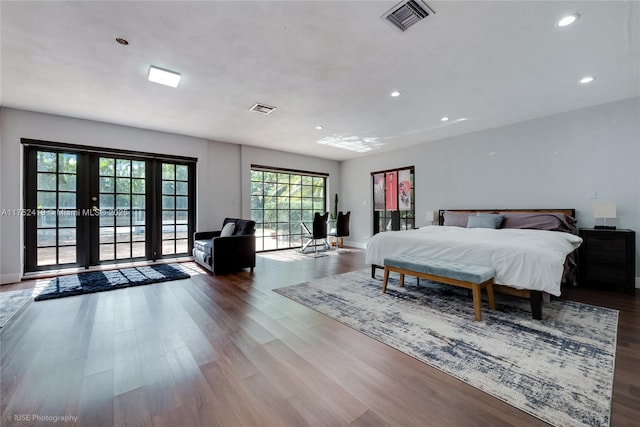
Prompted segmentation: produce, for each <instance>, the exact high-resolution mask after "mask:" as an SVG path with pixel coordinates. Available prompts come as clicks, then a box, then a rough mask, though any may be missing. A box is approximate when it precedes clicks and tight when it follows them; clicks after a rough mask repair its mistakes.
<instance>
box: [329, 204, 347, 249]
mask: <svg viewBox="0 0 640 427" xmlns="http://www.w3.org/2000/svg"><path fill="white" fill-rule="evenodd" d="M350 216H351V211H349V212H347V213H346V214H343V213H342V211H341V212H338V218H337V220H336V229H335V230H334V231H333V232H331V233H329V235H330V236H333V237H335V238H336V240H337V243H336V245H337V246H338V247H339V248H341V247H342V238H343V237H344V236H348V235H349V217H350Z"/></svg>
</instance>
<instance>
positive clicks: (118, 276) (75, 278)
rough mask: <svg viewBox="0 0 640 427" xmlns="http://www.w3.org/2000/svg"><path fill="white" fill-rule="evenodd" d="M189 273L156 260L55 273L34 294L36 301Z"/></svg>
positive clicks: (184, 276)
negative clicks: (102, 269) (83, 271)
mask: <svg viewBox="0 0 640 427" xmlns="http://www.w3.org/2000/svg"><path fill="white" fill-rule="evenodd" d="M189 277H191V276H190V275H189V274H188V273H186V272H185V271H184V270H183V269H182V268H181V267H180V266H179V265H178V264H173V265H169V264H158V265H151V266H146V267H132V268H123V269H119V270H108V271H95V272H90V273H79V274H71V275H67V276H59V277H56V278H55V279H51V281H50V282H49V283H48V284H47V286H46V287H45V288H44V289H43V290H42V291H41V292H39V293H38V295H37V296H36V297H35V300H36V301H41V300H46V299H53V298H62V297H69V296H72V295H81V294H89V293H93V292H103V291H110V290H112V289H120V288H127V287H129V286H140V285H148V284H150V283H158V282H168V281H170V280H179V279H187V278H189Z"/></svg>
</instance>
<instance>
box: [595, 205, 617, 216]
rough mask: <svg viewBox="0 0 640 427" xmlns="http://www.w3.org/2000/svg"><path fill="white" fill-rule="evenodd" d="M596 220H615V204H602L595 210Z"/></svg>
mask: <svg viewBox="0 0 640 427" xmlns="http://www.w3.org/2000/svg"><path fill="white" fill-rule="evenodd" d="M593 217H594V218H615V217H616V205H615V204H614V203H602V204H600V205H597V206H596V207H595V209H594V210H593Z"/></svg>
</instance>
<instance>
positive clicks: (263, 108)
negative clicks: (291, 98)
mask: <svg viewBox="0 0 640 427" xmlns="http://www.w3.org/2000/svg"><path fill="white" fill-rule="evenodd" d="M275 109H276V107H272V106H271V105H267V104H260V103H257V104H254V105H253V107H251V108H249V110H251V111H255V112H256V113H260V114H269V113H271V112H272V111H273V110H275Z"/></svg>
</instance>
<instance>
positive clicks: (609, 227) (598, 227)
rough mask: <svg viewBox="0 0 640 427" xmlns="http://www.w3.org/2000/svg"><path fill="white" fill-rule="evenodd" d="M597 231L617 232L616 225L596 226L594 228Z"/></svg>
mask: <svg viewBox="0 0 640 427" xmlns="http://www.w3.org/2000/svg"><path fill="white" fill-rule="evenodd" d="M593 228H594V229H596V230H615V229H616V226H615V225H596V226H594V227H593Z"/></svg>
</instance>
